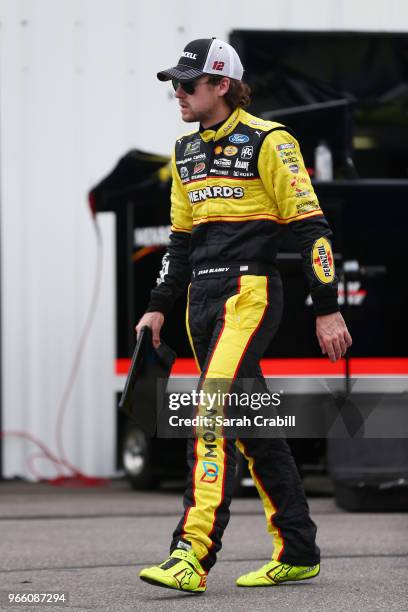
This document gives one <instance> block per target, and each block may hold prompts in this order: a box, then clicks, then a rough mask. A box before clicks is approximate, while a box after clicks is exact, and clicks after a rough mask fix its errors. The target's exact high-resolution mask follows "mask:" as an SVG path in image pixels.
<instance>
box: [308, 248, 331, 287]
mask: <svg viewBox="0 0 408 612" xmlns="http://www.w3.org/2000/svg"><path fill="white" fill-rule="evenodd" d="M312 266H313V272H314V273H315V275H316V277H317V279H318V280H319V281H320V282H321V283H325V284H326V283H331V282H332V281H333V279H334V258H333V253H332V250H331V245H330V242H329V241H328V240H327V238H323V237H322V238H319V239H318V240H316V242H315V243H314V245H313V248H312Z"/></svg>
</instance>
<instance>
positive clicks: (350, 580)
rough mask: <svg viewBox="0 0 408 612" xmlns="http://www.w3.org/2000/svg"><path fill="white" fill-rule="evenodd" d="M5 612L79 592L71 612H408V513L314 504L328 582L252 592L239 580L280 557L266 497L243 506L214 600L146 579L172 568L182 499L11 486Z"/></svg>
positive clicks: (4, 536)
mask: <svg viewBox="0 0 408 612" xmlns="http://www.w3.org/2000/svg"><path fill="white" fill-rule="evenodd" d="M0 500H1V501H0V550H1V552H0V592H1V594H0V601H1V602H2V603H1V605H0V609H1V610H2V611H3V610H5V611H6V610H12V609H14V610H17V609H21V610H22V611H25V612H28V611H29V610H33V611H38V610H39V609H44V610H63V609H64V608H62V607H59V606H56V605H54V604H50V605H47V606H44V605H40V604H35V605H32V604H24V605H22V604H19V605H18V606H11V605H9V604H8V603H6V599H5V597H6V595H7V593H9V592H13V593H22V592H24V591H26V592H40V593H44V592H47V593H54V592H58V591H63V592H65V593H68V594H69V605H66V606H65V609H68V610H97V611H98V612H102V611H113V612H121V611H131V610H132V611H134V610H137V611H138V610H143V611H144V610H157V611H161V610H164V611H165V612H171V611H172V610H191V611H195V610H211V611H212V612H215V611H217V610H221V609H222V610H234V612H236V611H239V610H248V611H250V612H252V611H254V610H290V611H291V612H297V611H302V612H303V611H305V612H306V611H312V610H313V611H314V612H316V611H320V610H324V611H331V610H336V611H337V610H341V611H345V610H350V611H351V610H352V611H353V612H356V611H366V610H367V611H370V612H371V611H377V610H387V611H388V612H391V611H394V610H395V611H397V610H398V611H404V612H407V611H408V514H407V513H405V514H402V513H401V514H399V513H388V514H381V513H373V514H360V513H348V512H343V511H341V510H339V509H338V508H336V506H335V504H334V501H333V499H332V498H330V497H325V498H312V499H310V500H309V502H310V507H311V512H312V516H313V518H314V520H315V522H316V523H317V525H318V543H319V545H320V547H321V550H322V569H321V573H320V575H319V576H318V577H317V578H315V579H313V580H311V581H305V582H301V583H295V584H286V585H280V586H278V587H269V588H257V589H244V588H238V587H236V586H235V578H236V577H237V576H239V575H240V574H242V573H244V572H247V571H248V570H251V569H254V568H256V567H258V566H260V565H262V564H263V563H265V562H266V561H267V560H268V559H269V558H270V553H271V543H270V538H269V536H268V534H267V533H266V530H265V518H264V515H263V510H262V507H261V504H260V501H259V500H258V498H257V497H250V498H237V499H234V500H233V503H232V508H231V510H232V514H231V521H230V524H229V526H228V528H227V531H226V533H225V536H224V540H223V549H222V551H221V553H220V554H219V560H218V562H217V564H216V566H215V567H214V569H213V570H212V572H211V573H210V576H209V579H208V586H207V592H206V593H205V594H204V595H198V596H197V595H188V594H185V593H178V592H176V591H171V590H167V589H160V588H157V587H153V586H151V585H149V584H146V583H144V582H142V581H141V580H140V579H139V578H138V571H139V570H140V568H142V567H143V566H145V565H152V564H155V563H157V562H161V561H162V560H163V559H164V558H165V557H166V556H167V552H168V545H169V536H170V534H171V532H172V530H173V529H174V527H175V525H176V523H177V521H178V519H179V517H180V514H181V508H182V500H181V491H180V490H174V489H172V490H167V491H158V492H149V493H136V492H134V491H131V490H130V489H129V488H128V485H127V483H126V482H124V481H116V482H113V483H112V484H111V485H110V486H107V487H103V488H93V489H70V488H61V487H52V486H49V485H44V484H27V483H11V482H0Z"/></svg>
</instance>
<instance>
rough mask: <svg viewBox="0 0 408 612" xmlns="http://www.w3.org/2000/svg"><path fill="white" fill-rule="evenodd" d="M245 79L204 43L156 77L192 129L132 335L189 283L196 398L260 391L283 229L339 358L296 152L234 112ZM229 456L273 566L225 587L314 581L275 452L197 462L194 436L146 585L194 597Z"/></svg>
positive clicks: (230, 53) (207, 559)
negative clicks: (249, 481) (250, 487)
mask: <svg viewBox="0 0 408 612" xmlns="http://www.w3.org/2000/svg"><path fill="white" fill-rule="evenodd" d="M243 72H244V70H243V67H242V64H241V61H240V58H239V56H238V54H237V52H236V51H235V49H234V48H233V47H232V46H230V45H229V44H227V43H226V42H223V41H222V40H219V39H217V38H212V39H199V40H194V41H192V42H190V43H189V44H188V45H187V46H186V47H185V48H184V50H183V52H182V55H181V57H180V60H179V63H178V64H177V66H175V67H174V68H170V69H168V70H163V71H162V72H159V73H158V75H157V76H158V78H159V80H161V81H172V85H173V87H174V90H175V96H176V98H177V100H178V103H179V106H180V112H181V116H182V119H183V120H184V121H185V122H187V123H193V122H197V123H198V124H199V127H198V129H196V130H194V131H192V132H190V133H188V134H186V135H184V136H182V137H181V138H179V139H178V140H177V142H176V144H175V148H174V152H173V155H172V177H173V181H172V193H171V222H172V228H171V235H170V243H169V248H168V252H167V253H166V254H165V256H164V258H163V267H162V270H161V273H160V278H159V279H158V285H157V287H155V288H154V289H153V290H152V293H151V299H150V302H149V305H148V308H147V311H146V313H145V314H144V315H143V317H142V318H141V319H140V321H139V323H138V324H137V327H136V331H137V332H139V331H140V329H141V328H142V327H143V326H144V325H148V326H150V327H151V329H152V335H153V343H154V345H155V346H156V347H157V346H158V345H159V343H160V329H161V327H162V325H163V322H164V317H165V316H166V314H167V313H168V311H169V309H170V308H171V307H172V305H173V303H174V301H175V300H176V298H177V297H178V296H179V295H180V293H181V292H182V291H183V290H184V289H185V287H186V286H187V284H188V282H189V281H191V282H190V285H189V291H188V306H187V316H186V321H187V330H188V333H189V338H190V342H191V346H192V349H193V352H194V355H195V358H196V361H197V364H198V366H199V368H200V372H201V376H200V383H199V384H200V387H201V388H202V387H204V386H205V385H206V383H207V382H208V381H210V380H211V379H228V380H236V379H239V378H251V379H258V380H259V381H261V382H262V384H263V385H265V381H264V379H263V376H262V372H261V370H260V366H259V360H260V358H261V357H262V355H263V353H264V352H265V350H266V348H267V346H268V345H269V343H270V341H271V339H272V337H273V336H274V334H275V332H276V330H277V328H278V325H279V322H280V318H281V314H282V287H281V280H280V276H279V272H278V271H277V268H276V264H275V258H276V254H277V250H278V245H279V236H280V234H281V231H282V228H283V227H284V226H285V225H289V226H290V228H291V229H292V230H293V232H294V233H295V235H296V237H297V240H298V243H299V247H300V252H301V254H302V258H303V267H304V271H305V273H306V276H307V278H308V281H309V284H310V291H311V296H312V300H313V306H314V311H315V314H316V333H317V338H318V341H319V344H320V347H321V350H322V353H323V354H326V355H327V356H328V358H329V359H330V360H331V361H332V362H334V361H336V360H338V359H340V357H342V356H343V355H344V354H345V353H346V350H347V348H348V347H349V346H350V345H351V337H350V334H349V332H348V330H347V327H346V325H345V322H344V320H343V317H342V316H341V314H340V312H339V309H338V302H337V278H336V275H335V270H334V261H333V254H332V250H331V242H330V238H331V231H330V228H329V226H328V223H327V221H326V219H325V217H324V216H323V213H322V210H321V208H320V206H319V203H318V200H317V198H316V195H315V193H314V191H313V187H312V185H311V182H310V179H309V176H308V174H307V172H306V169H305V167H304V162H303V159H302V155H301V153H300V150H299V144H298V142H297V140H296V138H295V137H294V135H293V134H292V133H291V131H290V129H289V128H287V127H285V126H283V125H281V124H279V123H274V122H271V121H265V120H262V119H260V118H258V117H254V116H253V115H250V114H249V113H248V112H246V111H245V110H244V109H245V108H246V107H247V106H248V104H249V101H250V99H249V94H250V90H249V87H248V86H247V85H246V84H245V83H244V82H243V81H242V76H243ZM265 388H266V387H265ZM236 447H238V449H239V450H240V451H241V453H243V455H244V456H245V458H246V459H247V460H248V465H249V470H250V472H251V475H252V478H253V480H254V483H255V485H256V487H257V490H258V492H259V495H260V497H261V500H262V503H263V506H264V510H265V515H266V521H267V529H268V531H269V533H270V534H271V536H272V539H273V553H272V558H271V560H270V561H269V562H267V563H266V564H265V565H263V566H262V567H261V568H259V569H255V570H254V571H251V572H250V573H247V574H245V575H243V576H240V577H239V578H238V579H237V582H236V583H237V585H238V586H240V587H255V586H272V585H277V584H280V583H281V582H285V581H292V580H305V579H308V578H313V577H314V576H316V575H317V574H318V573H319V570H320V551H319V548H318V546H317V545H316V526H315V524H314V522H313V521H312V519H311V518H310V516H309V508H308V504H307V501H306V497H305V493H304V490H303V486H302V483H301V480H300V477H299V474H298V472H297V469H296V466H295V463H294V460H293V457H292V455H291V452H290V449H289V447H288V444H287V442H286V441H285V440H284V439H280V438H276V439H259V438H247V439H243V438H240V439H237V440H233V439H227V438H226V437H222V436H220V437H218V438H217V439H216V440H215V442H214V444H213V448H212V449H211V460H210V461H208V448H207V447H206V442H205V439H204V437H202V436H200V435H197V434H196V435H195V437H194V438H191V439H189V440H188V444H187V461H188V464H189V476H188V481H187V488H186V491H185V495H184V513H183V515H182V517H181V519H180V522H179V523H178V525H177V527H176V529H175V531H174V534H173V539H172V542H171V546H170V556H169V557H168V558H167V559H166V560H165V561H164V562H163V563H161V564H160V565H157V566H153V567H149V568H145V569H143V570H142V571H141V572H140V577H141V578H142V579H143V580H144V581H146V582H149V583H151V584H153V585H157V586H163V587H168V588H172V589H178V590H181V591H189V592H194V593H202V592H204V591H205V589H206V580H207V574H208V572H209V570H210V569H211V568H212V566H213V565H214V563H215V561H216V555H217V552H218V551H219V550H220V548H221V539H222V535H223V532H224V529H225V527H226V526H227V523H228V520H229V505H230V501H231V496H232V491H233V486H234V479H235V464H236V450H235V449H236Z"/></svg>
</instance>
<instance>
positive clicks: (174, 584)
mask: <svg viewBox="0 0 408 612" xmlns="http://www.w3.org/2000/svg"><path fill="white" fill-rule="evenodd" d="M139 576H140V578H141V579H142V580H144V581H145V582H148V583H149V584H154V585H155V586H160V587H165V588H167V589H176V590H177V591H187V592H189V593H204V591H205V589H206V583H207V574H206V572H205V571H204V570H203V568H202V567H201V564H200V562H199V560H198V559H197V557H196V556H195V554H194V552H193V551H192V550H189V551H186V550H182V549H180V548H177V549H176V550H174V551H173V552H172V553H171V555H170V557H169V558H168V559H166V561H163V563H161V564H160V565H153V566H152V567H145V568H144V569H142V571H141V572H140V574H139Z"/></svg>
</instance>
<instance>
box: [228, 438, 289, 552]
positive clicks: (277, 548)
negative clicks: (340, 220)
mask: <svg viewBox="0 0 408 612" xmlns="http://www.w3.org/2000/svg"><path fill="white" fill-rule="evenodd" d="M236 445H237V447H238V448H239V450H240V452H241V453H242V454H243V455H244V457H245V459H247V461H248V468H249V471H250V474H251V476H252V479H253V481H254V483H255V486H256V488H257V491H258V493H259V497H260V498H261V501H262V505H263V507H264V511H265V516H266V527H267V530H268V532H269V533H270V534H271V535H272V542H273V553H272V559H273V560H275V561H279V558H280V556H281V555H282V553H283V550H284V547H285V545H284V541H283V538H282V534H281V532H280V531H279V528H278V527H276V525H274V523H273V516H274V515H275V514H276V506H275V505H274V503H273V502H272V499H271V498H270V497H269V495H268V494H267V492H266V491H265V489H264V487H263V486H262V483H261V481H260V480H259V478H258V477H257V475H256V473H255V471H254V459H253V457H249V456H248V455H247V454H246V452H245V447H244V445H243V444H242V442H241V441H240V440H237V441H236Z"/></svg>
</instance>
